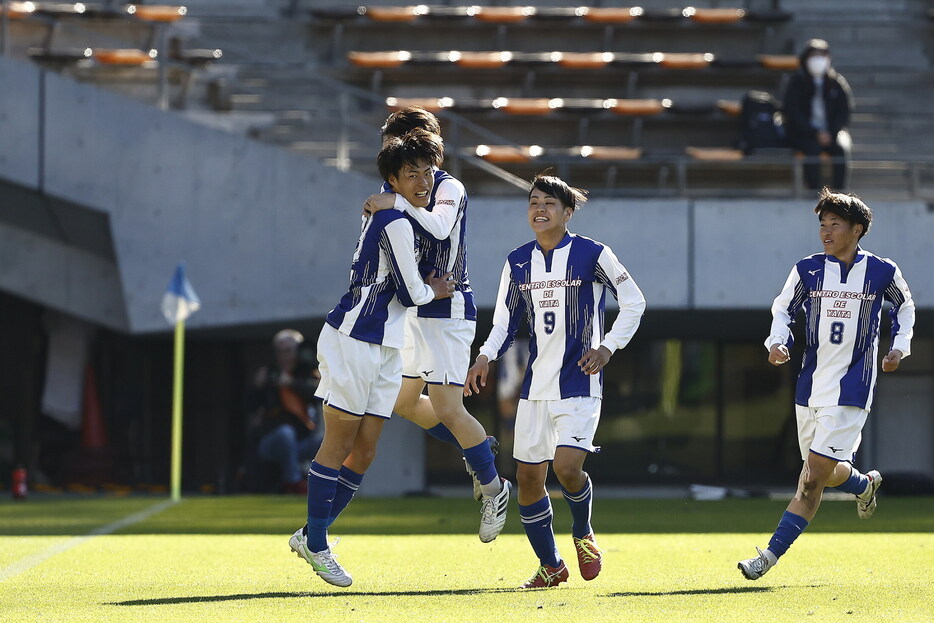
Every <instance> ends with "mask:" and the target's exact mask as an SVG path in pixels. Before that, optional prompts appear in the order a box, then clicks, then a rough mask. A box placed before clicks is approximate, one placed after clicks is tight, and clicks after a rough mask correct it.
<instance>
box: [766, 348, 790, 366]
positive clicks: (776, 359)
mask: <svg viewBox="0 0 934 623" xmlns="http://www.w3.org/2000/svg"><path fill="white" fill-rule="evenodd" d="M789 359H791V353H789V352H788V347H787V346H785V345H784V344H773V345H772V348H770V349H769V363H770V364H772V365H773V366H780V365H782V364H783V363H786V362H787V361H788V360H789Z"/></svg>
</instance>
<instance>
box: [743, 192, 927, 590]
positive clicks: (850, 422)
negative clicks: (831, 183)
mask: <svg viewBox="0 0 934 623" xmlns="http://www.w3.org/2000/svg"><path fill="white" fill-rule="evenodd" d="M814 212H815V213H816V214H817V217H818V219H820V227H819V228H818V232H819V234H820V241H821V244H822V245H823V247H824V252H823V253H815V254H814V255H811V256H808V257H806V258H804V259H803V260H801V261H799V262H798V263H797V264H795V266H794V268H792V269H791V274H790V275H789V276H788V279H787V281H785V287H784V288H783V289H782V292H781V294H779V295H778V296H777V297H776V298H775V301H774V303H772V328H771V333H770V335H769V337H768V338H767V339H766V341H765V347H766V348H767V349H768V351H769V363H771V364H773V365H776V366H779V365H781V364H783V363H785V362H787V361H788V360H789V359H790V354H789V351H788V349H789V348H790V347H791V346H792V343H793V338H792V335H791V331H790V325H791V324H792V323H793V322H794V320H795V315H796V314H797V313H798V311H799V310H800V309H801V308H802V307H803V308H804V313H805V323H806V325H805V327H806V328H805V334H806V336H807V343H806V346H805V348H804V361H803V363H802V365H801V372H800V373H799V374H798V384H797V389H796V391H795V412H796V415H797V420H798V443H799V445H800V448H801V458H802V459H803V460H804V467H803V468H802V469H801V476H800V478H799V480H798V490H797V492H796V493H795V496H794V498H793V499H792V500H791V503H790V504H788V508H787V510H786V511H785V513H784V514H783V515H782V518H781V521H780V522H779V524H778V528H776V530H775V534H773V535H772V539H771V540H770V541H769V546H768V548H766V549H765V551H763V550H760V549H759V548H756V551H757V552H758V555H757V556H756V557H755V558H750V559H748V560H743V561H740V562H739V564H738V567H739V569H740V571H742V573H743V575H744V576H746V578H748V579H750V580H757V579H759V578H761V577H762V576H763V575H765V573H766V572H767V571H768V570H769V569H771V568H772V567H774V566H775V564H776V563H777V562H778V559H779V558H780V557H781V556H782V555H783V554H784V553H785V552H786V551H787V550H788V548H789V547H791V544H792V543H794V541H795V539H796V538H798V536H800V534H801V533H802V532H803V531H804V529H805V528H807V527H808V523H809V522H810V521H811V520H812V519H813V518H814V515H815V513H817V507H818V506H820V502H821V495H822V493H823V491H824V488H825V487H835V488H836V489H838V490H840V491H844V492H846V493H852V494H854V495H856V513H857V516H858V517H859V518H860V519H868V518H869V517H871V516H872V514H873V513H874V512H875V510H876V492H877V491H878V490H879V486H880V485H881V484H882V476H881V474H879V472H878V471H876V470H872V471H870V472H868V473H866V474H862V473H860V472H859V471H857V470H856V468H855V467H853V465H852V461H853V458H854V456H855V454H856V449H857V448H858V447H859V442H860V440H861V439H862V428H863V425H864V424H865V423H866V417H867V416H868V415H869V408H870V407H871V406H872V398H873V393H874V390H875V384H876V374H877V368H876V359H877V357H878V350H879V318H880V316H881V314H882V303H883V301H888V302H890V303H891V304H892V307H891V309H890V310H889V315H890V316H891V318H892V348H891V350H890V351H889V352H888V354H887V355H885V357H883V358H882V371H883V372H893V371H895V370H897V369H898V366H899V363H900V362H901V360H902V359H903V358H905V357H907V356H908V354H909V353H910V350H911V349H910V347H911V334H912V327H913V325H914V320H915V305H914V302H913V301H912V299H911V292H909V290H908V284H907V283H905V279H904V278H903V277H902V273H901V271H900V270H899V269H898V266H896V265H895V262H893V261H892V260H890V259H886V258H881V257H877V256H875V255H873V254H872V253H869V252H868V251H865V250H863V249H862V248H861V247H860V246H859V241H860V240H861V239H862V237H863V236H865V235H866V234H867V233H868V232H869V227H870V225H871V224H872V212H871V211H870V209H869V207H868V206H866V204H865V203H863V202H862V201H860V199H859V198H858V197H856V196H855V195H850V194H845V193H839V192H831V191H830V190H829V189H827V188H824V189H822V190H821V193H820V199H819V201H818V202H817V206H816V207H815V208H814Z"/></svg>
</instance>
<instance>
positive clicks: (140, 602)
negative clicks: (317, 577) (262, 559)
mask: <svg viewBox="0 0 934 623" xmlns="http://www.w3.org/2000/svg"><path fill="white" fill-rule="evenodd" d="M517 591H519V589H518V588H463V589H454V590H440V589H439V590H430V591H385V592H374V591H333V592H330V593H316V592H311V591H301V592H296V591H293V592H283V593H279V592H276V593H240V594H234V595H199V596H192V597H159V598H156V599H131V600H128V601H112V602H109V603H105V604H102V605H105V606H166V605H172V604H196V603H202V602H220V601H242V600H247V599H292V598H297V597H445V596H453V595H487V594H492V593H512V592H517Z"/></svg>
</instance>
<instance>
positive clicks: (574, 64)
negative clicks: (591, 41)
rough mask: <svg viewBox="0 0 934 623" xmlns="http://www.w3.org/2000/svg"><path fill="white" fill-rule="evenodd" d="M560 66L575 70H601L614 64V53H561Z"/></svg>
mask: <svg viewBox="0 0 934 623" xmlns="http://www.w3.org/2000/svg"><path fill="white" fill-rule="evenodd" d="M559 54H560V57H559V58H558V64H559V65H561V66H562V67H571V68H574V69H601V68H603V67H606V66H607V65H609V64H610V63H612V62H613V53H612V52H559Z"/></svg>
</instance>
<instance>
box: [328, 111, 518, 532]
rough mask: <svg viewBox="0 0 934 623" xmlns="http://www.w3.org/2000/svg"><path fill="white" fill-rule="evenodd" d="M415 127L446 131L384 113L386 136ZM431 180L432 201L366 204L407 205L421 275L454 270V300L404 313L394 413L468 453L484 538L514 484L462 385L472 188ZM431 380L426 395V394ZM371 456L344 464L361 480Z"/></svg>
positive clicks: (471, 323) (468, 334)
mask: <svg viewBox="0 0 934 623" xmlns="http://www.w3.org/2000/svg"><path fill="white" fill-rule="evenodd" d="M414 128H418V129H422V130H427V131H429V132H432V133H434V134H438V135H440V132H441V125H440V123H439V122H438V119H437V117H435V116H434V115H433V114H431V113H430V112H429V111H427V110H425V109H424V108H421V107H418V106H410V107H408V108H404V109H402V110H399V111H397V112H394V113H393V114H391V115H390V116H389V118H387V119H386V123H385V125H384V126H383V130H382V133H383V139H384V141H385V140H390V139H392V137H396V136H400V135H402V134H404V133H406V132H408V131H410V130H412V129H414ZM434 182H435V183H434V187H433V188H432V189H431V192H430V199H429V201H428V204H427V205H413V204H412V202H411V201H409V200H408V199H407V198H406V197H405V196H403V195H402V194H400V193H395V194H393V192H384V193H380V194H377V195H372V196H371V197H369V198H368V199H367V202H366V204H365V205H364V209H365V210H366V211H368V212H373V211H377V210H383V209H388V208H396V209H398V210H402V211H404V212H405V214H406V216H407V217H408V218H409V220H410V221H411V223H412V227H413V228H414V230H415V233H416V238H417V240H418V245H419V252H420V254H421V258H420V261H419V270H420V271H421V272H422V274H427V273H428V272H430V271H432V270H434V271H436V272H438V273H439V274H440V273H449V272H450V273H453V281H454V284H455V286H454V295H453V296H452V297H451V298H449V299H444V300H439V301H434V302H432V303H429V304H428V305H422V306H420V307H418V308H413V309H412V310H410V312H409V313H408V314H407V315H406V323H405V346H404V347H403V349H402V390H401V391H400V392H399V398H398V400H397V401H396V405H395V408H394V411H395V412H396V413H398V414H399V415H401V416H402V417H404V418H406V419H408V420H411V421H412V422H414V423H415V424H417V425H419V426H421V427H422V428H424V429H425V430H426V431H427V432H428V434H430V435H432V436H433V437H435V438H436V439H440V440H441V441H444V442H447V443H450V444H452V445H454V446H455V447H457V448H458V450H461V451H462V452H463V454H464V460H465V462H466V464H467V471H468V473H470V475H471V476H472V477H473V481H474V498H475V499H476V500H477V501H479V502H480V503H481V505H480V540H481V541H483V542H484V543H487V542H490V541H492V540H493V539H495V538H496V537H497V536H498V535H499V533H500V532H501V531H502V529H503V526H504V525H505V523H506V511H507V507H508V503H509V495H510V491H511V489H512V485H511V483H509V482H508V481H506V480H505V479H503V478H501V477H500V476H499V474H498V473H497V471H496V464H495V462H494V456H493V449H494V448H495V446H496V445H498V444H497V442H496V440H495V439H493V438H492V437H487V434H486V431H485V430H484V429H483V426H482V425H481V424H480V423H479V422H478V421H477V420H476V419H475V418H474V417H473V416H472V415H471V414H470V413H469V412H468V411H467V409H465V408H464V383H465V380H466V376H467V368H469V367H470V345H471V344H472V343H473V339H474V335H475V333H476V325H477V307H476V305H475V304H474V299H473V292H472V291H471V289H470V282H469V280H468V278H467V239H466V235H467V193H466V191H465V189H464V185H463V184H462V183H461V182H460V181H458V180H457V179H455V178H453V177H452V176H451V175H449V174H448V173H446V172H445V171H440V170H436V171H435V174H434ZM384 190H386V191H391V190H392V189H391V188H384ZM426 384H427V385H428V396H425V395H423V391H424V389H425V385H426ZM372 458H373V457H372V456H362V455H360V454H358V453H357V452H356V450H355V451H354V453H353V454H352V455H351V457H350V460H349V461H348V463H347V464H346V465H345V467H347V469H348V471H349V472H351V473H353V474H354V475H355V476H357V477H358V478H362V477H363V473H364V471H366V469H367V468H368V467H369V464H370V462H371V461H372Z"/></svg>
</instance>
